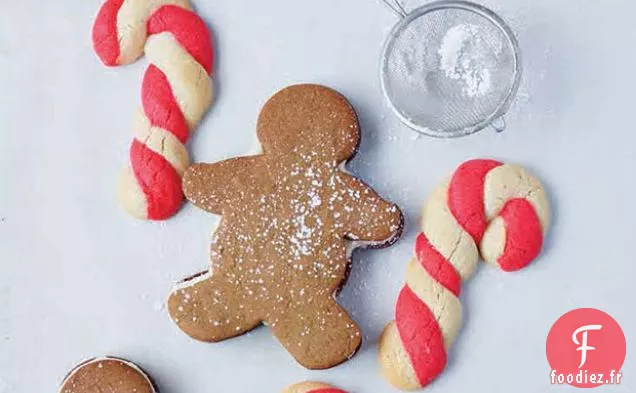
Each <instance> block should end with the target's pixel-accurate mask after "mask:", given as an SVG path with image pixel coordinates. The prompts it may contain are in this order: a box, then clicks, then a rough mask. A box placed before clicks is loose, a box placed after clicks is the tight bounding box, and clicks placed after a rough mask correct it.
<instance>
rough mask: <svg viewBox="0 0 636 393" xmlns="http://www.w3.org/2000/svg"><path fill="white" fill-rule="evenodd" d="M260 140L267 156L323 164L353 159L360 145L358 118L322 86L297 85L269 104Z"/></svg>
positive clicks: (260, 127) (259, 131)
mask: <svg viewBox="0 0 636 393" xmlns="http://www.w3.org/2000/svg"><path fill="white" fill-rule="evenodd" d="M257 134H258V139H259V141H260V142H261V145H262V146H263V150H264V152H265V153H266V154H268V155H279V154H283V155H285V154H290V153H296V154H301V155H302V154H312V155H318V156H319V157H317V158H318V159H322V160H324V161H336V162H337V163H340V162H343V161H346V160H348V159H349V158H351V156H353V154H354V153H355V151H356V149H357V148H358V144H359V142H360V126H359V125H358V117H357V115H356V113H355V111H354V110H353V108H352V107H351V105H350V104H349V102H348V101H347V99H346V98H345V97H343V96H342V95H340V94H339V93H338V92H336V91H334V90H332V89H329V88H327V87H324V86H319V85H295V86H290V87H287V88H285V89H283V90H281V91H280V92H278V93H276V94H275V95H274V96H273V97H272V98H270V99H269V101H267V103H266V104H265V106H264V107H263V109H262V111H261V114H260V116H259V119H258V127H257Z"/></svg>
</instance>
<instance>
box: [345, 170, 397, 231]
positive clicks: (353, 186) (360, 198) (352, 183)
mask: <svg viewBox="0 0 636 393" xmlns="http://www.w3.org/2000/svg"><path fill="white" fill-rule="evenodd" d="M338 183H339V185H340V186H341V187H339V191H338V192H339V194H340V195H341V196H342V199H341V200H340V201H339V203H342V205H343V206H342V208H341V210H340V211H342V212H344V213H343V214H342V217H341V218H340V220H339V221H340V222H341V223H342V225H343V226H342V228H343V229H344V232H345V234H346V236H347V237H348V238H350V239H351V240H361V241H368V242H388V241H391V240H393V239H396V238H397V237H398V236H399V235H400V233H401V230H402V227H403V217H402V212H400V209H398V207H397V206H396V205H394V204H392V203H390V202H387V201H385V200H384V199H382V198H381V197H380V196H379V195H378V194H377V193H376V192H375V191H373V190H372V189H371V188H370V187H369V186H367V185H366V184H364V183H363V182H362V181H360V180H358V179H356V178H354V177H353V176H350V175H348V174H346V173H339V174H338Z"/></svg>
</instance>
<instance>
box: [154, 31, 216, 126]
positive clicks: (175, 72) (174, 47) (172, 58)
mask: <svg viewBox="0 0 636 393" xmlns="http://www.w3.org/2000/svg"><path fill="white" fill-rule="evenodd" d="M146 57H147V58H148V61H150V63H152V64H154V65H155V66H156V67H157V68H159V69H160V70H161V71H162V72H163V73H164V74H165V75H166V77H167V79H168V83H169V84H170V87H171V90H172V94H173V95H174V98H175V100H176V102H177V104H178V105H179V108H180V109H181V111H182V112H183V115H184V117H185V119H186V122H187V123H188V127H189V128H190V130H192V129H194V128H195V127H196V126H197V124H199V122H200V121H201V118H202V117H203V115H204V114H205V112H206V110H207V108H209V106H210V104H211V103H212V82H211V80H210V77H209V75H208V73H207V71H206V70H205V69H204V68H203V66H202V65H201V64H199V63H198V62H197V61H196V60H195V59H194V58H193V57H192V56H191V55H190V54H189V53H188V52H187V51H186V50H185V49H183V47H182V46H181V44H179V43H178V42H177V41H176V39H175V38H174V36H173V35H172V34H171V33H167V32H166V33H161V34H155V35H152V36H150V37H148V40H147V41H146Z"/></svg>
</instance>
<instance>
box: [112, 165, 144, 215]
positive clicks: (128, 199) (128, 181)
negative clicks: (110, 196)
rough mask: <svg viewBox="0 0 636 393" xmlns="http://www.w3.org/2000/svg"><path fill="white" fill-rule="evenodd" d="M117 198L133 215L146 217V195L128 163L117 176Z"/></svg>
mask: <svg viewBox="0 0 636 393" xmlns="http://www.w3.org/2000/svg"><path fill="white" fill-rule="evenodd" d="M117 199H118V200H119V203H120V204H121V205H122V206H123V207H124V208H125V209H126V211H127V212H128V213H130V215H132V216H133V217H135V218H140V219H146V218H148V202H146V195H145V194H144V192H143V191H142V190H141V187H140V186H139V183H138V182H137V178H136V177H135V174H134V173H133V170H132V168H131V167H130V165H128V166H126V167H125V168H124V170H123V171H122V172H121V175H120V176H119V184H118V187H117Z"/></svg>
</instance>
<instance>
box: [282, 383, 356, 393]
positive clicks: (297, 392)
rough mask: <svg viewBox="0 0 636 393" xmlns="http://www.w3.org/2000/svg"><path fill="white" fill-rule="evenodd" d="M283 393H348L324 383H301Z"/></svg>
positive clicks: (289, 387)
mask: <svg viewBox="0 0 636 393" xmlns="http://www.w3.org/2000/svg"><path fill="white" fill-rule="evenodd" d="M283 393H347V392H345V391H344V390H340V389H337V388H334V387H333V386H330V385H327V384H326V383H322V382H311V381H307V382H301V383H297V384H295V385H291V386H288V387H286V388H285V389H284V390H283Z"/></svg>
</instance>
